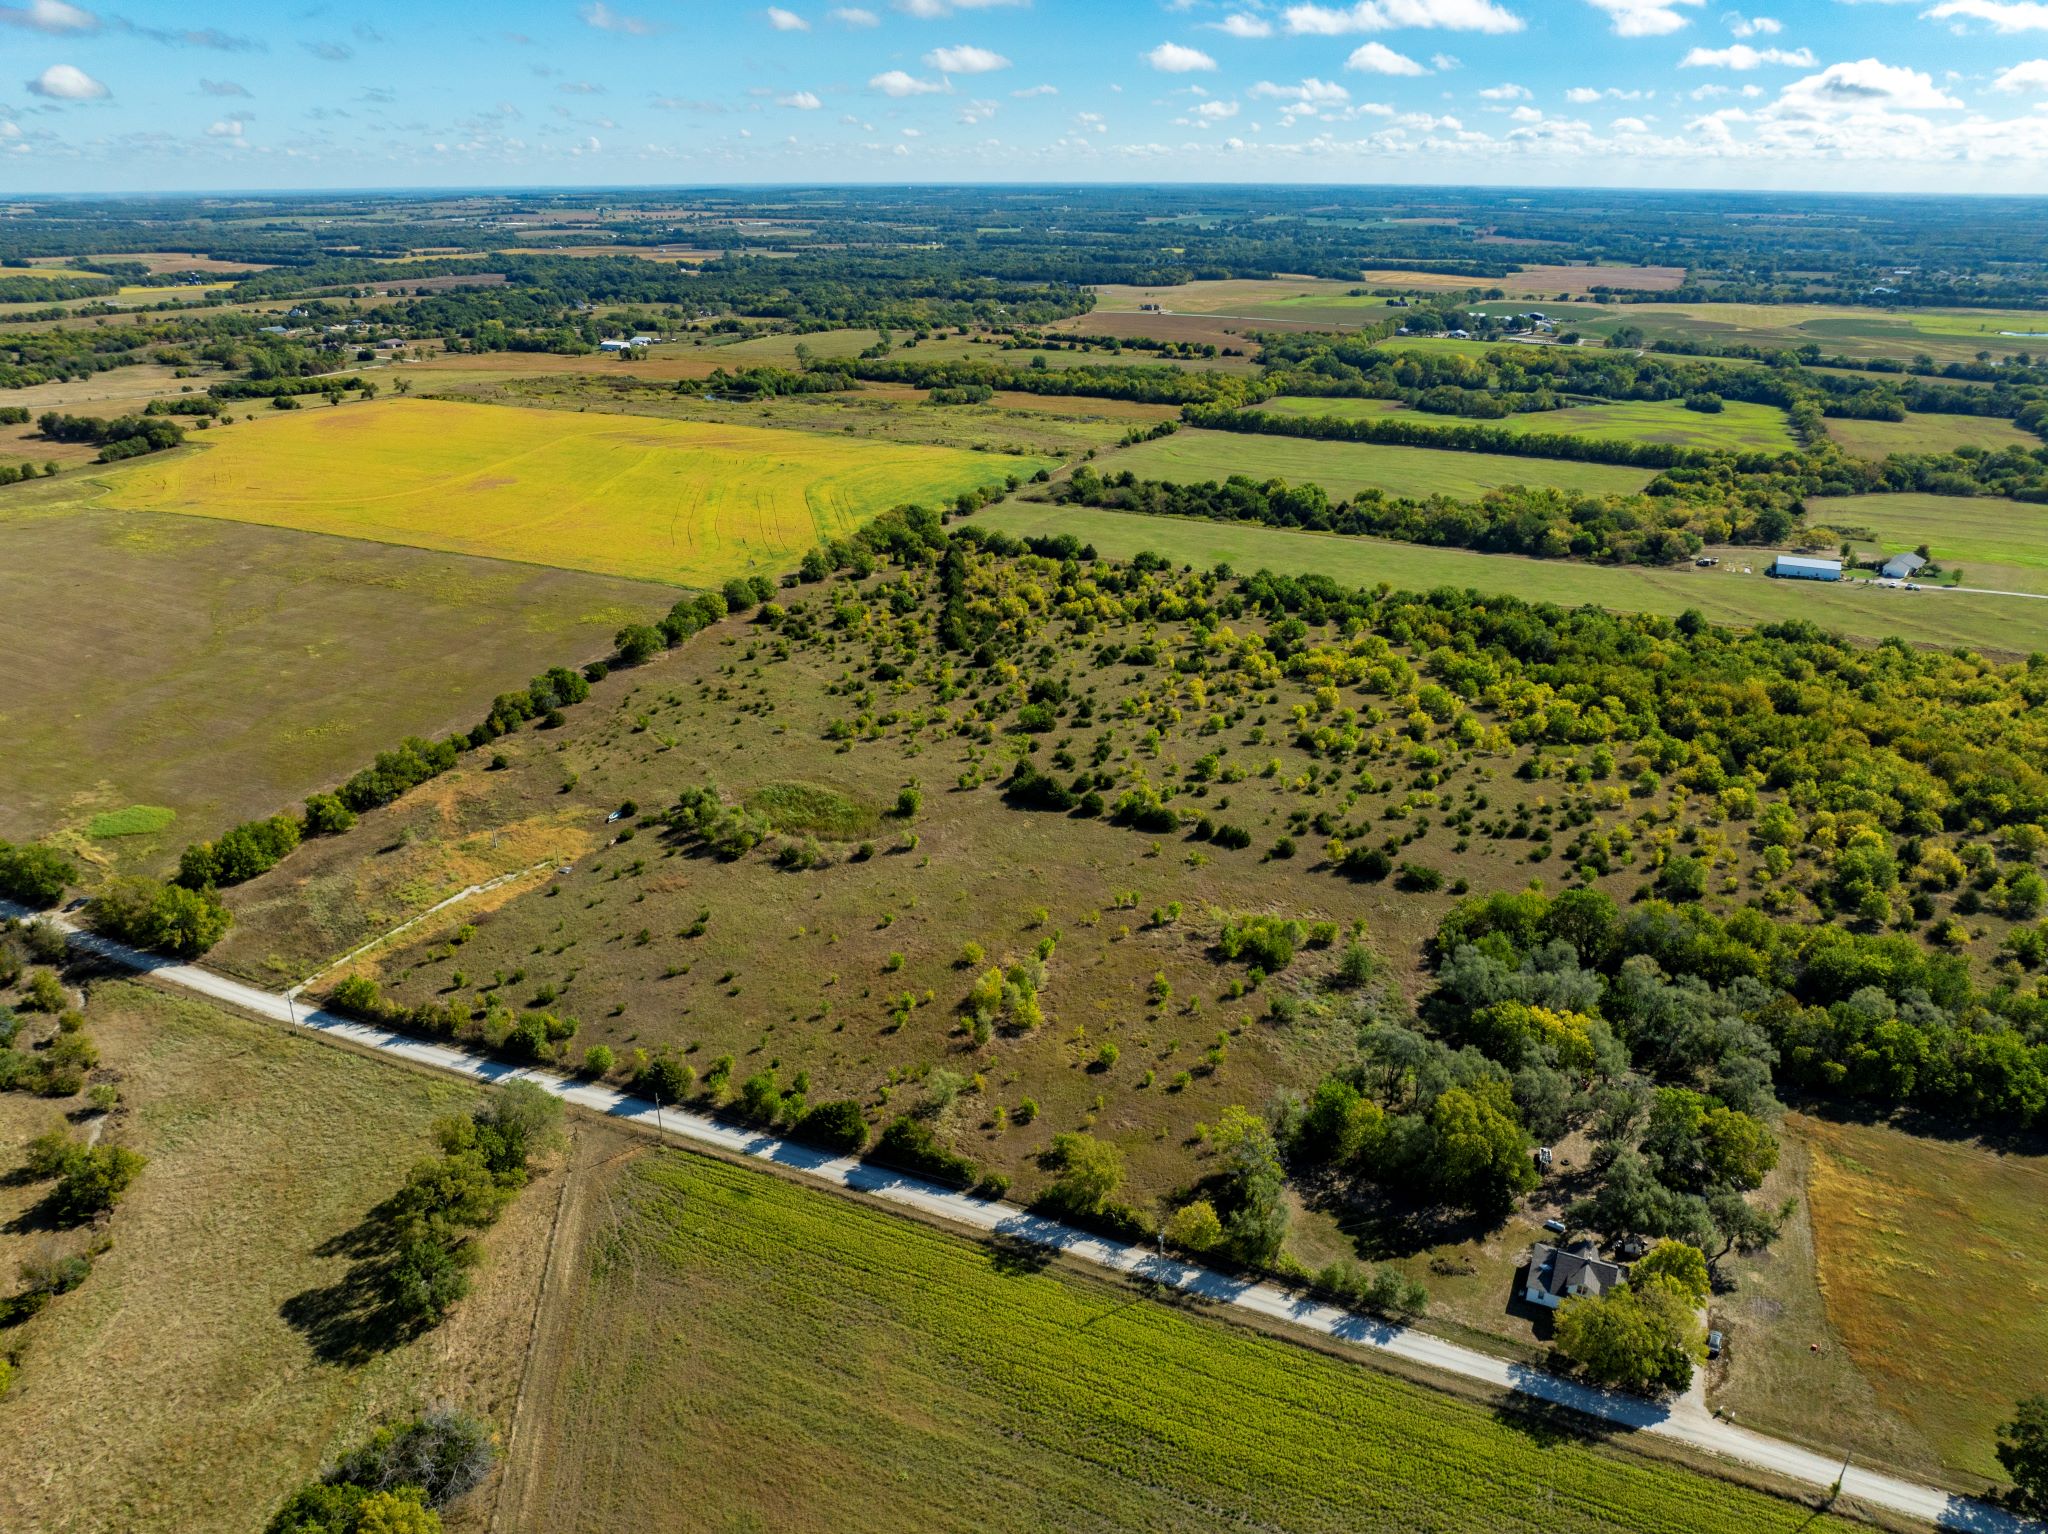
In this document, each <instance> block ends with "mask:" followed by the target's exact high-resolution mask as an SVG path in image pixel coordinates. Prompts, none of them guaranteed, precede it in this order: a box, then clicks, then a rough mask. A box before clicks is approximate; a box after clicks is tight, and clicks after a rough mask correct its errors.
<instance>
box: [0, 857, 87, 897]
mask: <svg viewBox="0 0 2048 1534" xmlns="http://www.w3.org/2000/svg"><path fill="white" fill-rule="evenodd" d="M77 878H78V868H77V866H76V865H75V864H73V863H72V861H71V860H70V859H69V858H67V857H65V856H64V855H63V854H62V853H60V852H56V851H53V850H52V849H50V848H48V847H36V846H27V847H14V846H10V845H8V844H7V843H6V842H0V897H4V898H5V899H8V900H13V901H17V902H19V903H20V904H22V905H25V906H27V907H28V908H29V909H30V910H33V911H47V910H49V909H50V907H52V906H54V905H56V904H57V903H58V902H59V901H61V900H62V899H63V898H64V890H65V888H66V886H68V885H70V884H71V883H72V882H74V881H75V880H76V879H77Z"/></svg>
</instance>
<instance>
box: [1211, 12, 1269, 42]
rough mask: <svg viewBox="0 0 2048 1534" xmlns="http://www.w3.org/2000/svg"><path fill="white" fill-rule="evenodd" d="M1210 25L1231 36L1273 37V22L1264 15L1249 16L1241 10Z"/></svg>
mask: <svg viewBox="0 0 2048 1534" xmlns="http://www.w3.org/2000/svg"><path fill="white" fill-rule="evenodd" d="M1209 25H1210V26H1212V27H1214V28H1215V29H1216V30H1217V31H1218V32H1223V33H1227V34H1228V35H1229V36H1231V37H1247V38H1249V37H1271V36H1272V35H1273V23H1272V22H1270V21H1268V20H1266V18H1265V17H1263V16H1247V15H1245V14H1244V13H1243V12H1241V11H1240V12H1239V13H1238V14H1236V15H1234V16H1226V17H1224V18H1223V19H1222V20H1221V21H1212V22H1210V23H1209Z"/></svg>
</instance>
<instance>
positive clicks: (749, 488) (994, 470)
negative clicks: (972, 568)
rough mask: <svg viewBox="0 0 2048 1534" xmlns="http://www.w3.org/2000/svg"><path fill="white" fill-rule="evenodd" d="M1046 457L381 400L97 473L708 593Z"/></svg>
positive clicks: (145, 500) (177, 503)
mask: <svg viewBox="0 0 2048 1534" xmlns="http://www.w3.org/2000/svg"><path fill="white" fill-rule="evenodd" d="M1051 462H1052V460H1050V459H1033V458H1010V457H1004V456H996V455H991V454H982V453H972V452H966V451H962V450H959V449H955V448H939V447H924V446H908V445H903V444H898V443H886V442H874V441H867V440H861V439H857V438H854V439H849V438H844V437H841V438H836V439H835V438H830V437H826V436H824V435H822V434H819V433H815V432H778V431H768V430H763V429H761V428H759V427H754V426H737V425H713V424H711V423H708V422H696V421H689V422H685V421H664V420H656V419H652V418H648V417H636V416H618V415H609V414H600V413H590V414H583V413H580V412H570V411H566V410H549V411H538V410H521V409H510V408H505V407H501V406H485V405H472V404H457V403H453V402H450V401H446V400H422V399H395V398H394V399H383V400H378V401H375V402H373V403H368V404H352V405H350V406H348V407H346V408H332V407H329V408H324V409H321V408H315V409H306V410H300V411H297V412H294V413H292V414H289V415H286V416H284V417H282V418H272V419H265V420H262V421H260V422H245V423H242V424H240V425H237V426H235V427H234V428H232V429H229V430H224V431H220V430H217V431H214V432H210V433H207V434H206V437H205V438H204V445H203V446H200V447H198V448H196V449H194V450H190V451H184V452H178V453H163V454H156V455H152V456H151V457H149V458H146V459H140V460H137V461H135V462H134V463H133V464H129V465H123V466H120V467H118V468H115V469H112V470H109V471H107V472H106V473H105V475H104V476H103V478H104V481H105V483H106V484H107V486H108V488H107V491H106V493H105V495H104V497H103V500H102V504H105V505H108V506H116V507H122V508H129V509H134V510H141V511H170V512H178V513H182V514H184V515H188V516H200V517H217V518H225V519H227V520H230V521H237V522H260V523H266V524H268V525H271V526H276V527H291V528H297V529H300V530H302V531H306V532H318V533H333V534H337V535H339V536H342V537H347V538H361V539H367V540H371V541H374V542H378V543H395V544H404V545H408V546H411V547H414V548H425V549H438V550H443V551H445V552H448V553H456V554H472V555H479V556H483V557H488V558H496V559H514V560H519V561H522V562H525V563H530V564H540V565H552V566H557V567H560V568H563V569H571V570H587V571H590V572H593V573H596V574H601V575H614V576H625V577H629V578H634V579H640V580H656V581H671V582H676V583H681V584H696V585H716V584H717V583H718V582H720V581H721V580H724V579H725V578H727V577H728V576H733V575H745V574H757V573H769V574H775V573H780V572H781V571H783V570H786V569H789V568H791V567H792V566H794V565H795V563H796V561H797V560H798V559H799V558H801V557H802V555H803V554H804V553H806V552H807V551H808V550H809V549H811V548H812V547H813V546H814V545H816V544H817V543H819V542H820V541H822V540H823V539H825V538H830V537H841V536H844V535H845V534H847V533H849V532H851V531H852V530H853V529H854V528H855V527H857V526H859V525H860V524H861V523H863V522H865V521H867V520H868V519H869V518H871V517H873V516H874V515H875V514H876V513H877V512H880V511H883V510H886V509H887V508H889V507H891V506H898V505H902V504H904V503H905V502H913V501H915V502H923V503H924V504H926V505H944V504H946V503H948V502H950V501H951V500H952V499H953V498H954V497H955V496H956V495H958V494H960V493H962V492H964V491H968V490H973V489H976V488H978V487H980V486H983V485H988V484H991V483H1000V482H1001V481H1002V479H1003V477H1004V476H1005V475H1006V474H1008V473H1016V474H1019V475H1023V476H1028V475H1029V474H1031V473H1032V472H1033V471H1034V470H1036V469H1038V468H1041V467H1046V466H1049V465H1050V463H1051Z"/></svg>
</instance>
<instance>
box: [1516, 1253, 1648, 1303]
mask: <svg viewBox="0 0 2048 1534" xmlns="http://www.w3.org/2000/svg"><path fill="white" fill-rule="evenodd" d="M1627 1276H1628V1275H1627V1274H1626V1273H1624V1272H1623V1271H1622V1268H1621V1265H1620V1264H1619V1263H1614V1262H1607V1261H1604V1260H1603V1259H1601V1258H1600V1257H1597V1256H1595V1255H1594V1254H1593V1253H1592V1252H1591V1251H1589V1250H1584V1249H1567V1248H1565V1247H1561V1246H1544V1245H1542V1244H1541V1243H1538V1244H1537V1245H1536V1246H1534V1247H1532V1248H1531V1249H1530V1252H1529V1282H1528V1285H1527V1287H1526V1288H1524V1290H1523V1291H1522V1292H1523V1294H1524V1295H1525V1296H1526V1298H1527V1299H1528V1301H1529V1303H1530V1304H1531V1305H1541V1306H1543V1307H1544V1309H1546V1310H1555V1309H1557V1308H1558V1307H1559V1306H1560V1305H1562V1304H1563V1303H1564V1302H1565V1301H1566V1300H1574V1299H1579V1298H1582V1297H1583V1298H1590V1299H1596V1300H1597V1299H1599V1298H1600V1296H1601V1295H1603V1294H1607V1293H1609V1292H1610V1291H1612V1290H1614V1289H1618V1288H1620V1287H1621V1281H1622V1280H1623V1279H1624V1278H1626V1277H1627Z"/></svg>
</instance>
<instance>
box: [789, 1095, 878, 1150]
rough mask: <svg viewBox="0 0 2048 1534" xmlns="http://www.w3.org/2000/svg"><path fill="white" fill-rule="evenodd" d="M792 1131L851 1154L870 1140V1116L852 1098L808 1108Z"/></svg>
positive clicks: (810, 1141)
mask: <svg viewBox="0 0 2048 1534" xmlns="http://www.w3.org/2000/svg"><path fill="white" fill-rule="evenodd" d="M789 1132H790V1135H791V1137H792V1138H794V1139H798V1140H803V1141H805V1142H807V1143H808V1144H811V1145H822V1146H824V1147H825V1148H826V1149H827V1150H836V1151H841V1152H845V1153H847V1154H849V1155H858V1154H859V1153H860V1151H861V1149H862V1148H863V1147H864V1146H866V1144H867V1143H868V1125H867V1120H866V1119H865V1118H864V1117H862V1115H861V1111H860V1104H859V1103H857V1102H855V1101H854V1100H853V1099H852V1098H840V1099H838V1100H837V1101H834V1102H829V1103H818V1104H816V1105H815V1106H813V1107H810V1108H806V1109H805V1110H804V1112H803V1115H802V1117H800V1118H799V1119H798V1120H797V1121H796V1123H794V1124H793V1125H791V1126H790V1131H789Z"/></svg>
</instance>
